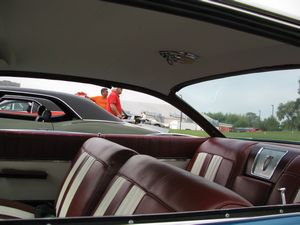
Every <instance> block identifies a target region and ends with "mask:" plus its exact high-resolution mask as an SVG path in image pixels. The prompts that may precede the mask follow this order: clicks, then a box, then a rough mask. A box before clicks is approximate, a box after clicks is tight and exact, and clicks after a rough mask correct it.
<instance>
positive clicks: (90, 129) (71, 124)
mask: <svg viewBox="0 0 300 225" xmlns="http://www.w3.org/2000/svg"><path fill="white" fill-rule="evenodd" d="M53 126H54V130H61V131H76V132H85V133H96V134H97V133H100V134H155V133H159V131H157V130H152V129H147V128H143V127H140V126H137V125H134V124H130V123H126V122H112V121H105V120H88V119H87V120H72V121H66V122H60V123H54V124H53Z"/></svg>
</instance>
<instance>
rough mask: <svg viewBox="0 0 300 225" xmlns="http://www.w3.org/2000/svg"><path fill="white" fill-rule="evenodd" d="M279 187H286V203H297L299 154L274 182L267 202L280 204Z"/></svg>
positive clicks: (299, 177)
mask: <svg viewBox="0 0 300 225" xmlns="http://www.w3.org/2000/svg"><path fill="white" fill-rule="evenodd" d="M279 188H286V192H285V196H286V202H287V203H299V200H296V199H295V198H296V195H297V194H298V193H299V191H300V156H298V157H296V158H295V159H294V160H293V161H292V162H291V163H290V164H289V165H288V167H287V168H286V169H285V170H284V172H283V174H282V176H281V177H280V179H279V181H278V182H277V183H276V185H275V187H274V188H273V191H272V193H271V195H270V197H269V200H268V202H267V204H269V205H273V204H281V203H282V200H281V196H280V192H279V191H278V189H279Z"/></svg>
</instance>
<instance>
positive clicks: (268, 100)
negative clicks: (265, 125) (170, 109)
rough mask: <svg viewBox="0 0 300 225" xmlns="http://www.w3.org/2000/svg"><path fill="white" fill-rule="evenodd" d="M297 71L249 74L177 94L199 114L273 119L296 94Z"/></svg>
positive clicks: (183, 90)
mask: <svg viewBox="0 0 300 225" xmlns="http://www.w3.org/2000/svg"><path fill="white" fill-rule="evenodd" d="M299 79H300V69H297V70H285V71H273V72H264V73H253V74H251V76H246V75H245V76H239V77H230V78H225V79H222V80H214V81H209V82H205V83H202V84H201V83H200V84H195V85H192V86H189V87H186V88H184V89H182V90H181V91H180V92H179V93H180V94H181V96H182V98H183V99H185V101H187V102H188V103H190V104H191V105H194V107H195V108H196V109H198V110H199V111H200V112H223V113H236V114H245V113H247V112H254V113H256V114H257V115H259V114H260V115H261V118H267V117H269V116H270V115H271V114H272V105H273V106H274V116H276V115H275V112H276V110H277V107H278V105H279V104H280V103H286V102H287V101H293V100H295V99H297V98H299V97H300V95H299V94H298V88H299V83H298V81H299Z"/></svg>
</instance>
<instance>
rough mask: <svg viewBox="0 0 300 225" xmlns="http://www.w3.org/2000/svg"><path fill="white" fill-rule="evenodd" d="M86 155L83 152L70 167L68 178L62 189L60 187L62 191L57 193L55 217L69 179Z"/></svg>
mask: <svg viewBox="0 0 300 225" xmlns="http://www.w3.org/2000/svg"><path fill="white" fill-rule="evenodd" d="M87 155H88V154H87V153H85V152H83V153H82V154H81V156H80V157H79V158H78V159H77V161H76V163H75V164H74V166H73V167H72V169H71V171H70V172H69V174H68V176H67V178H66V180H65V182H64V185H63V187H62V189H61V191H60V193H59V196H58V199H57V202H56V215H57V214H58V210H59V207H60V204H61V201H62V199H63V196H64V195H65V192H66V189H67V187H68V186H69V184H70V181H71V179H72V178H73V176H74V174H75V172H76V171H77V169H78V168H79V167H80V165H81V164H82V162H83V161H84V159H85V158H86V156H87Z"/></svg>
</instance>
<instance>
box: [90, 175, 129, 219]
mask: <svg viewBox="0 0 300 225" xmlns="http://www.w3.org/2000/svg"><path fill="white" fill-rule="evenodd" d="M125 181H126V180H125V179H124V178H123V177H118V178H117V179H116V180H115V182H114V183H113V185H112V186H111V187H110V189H109V190H108V192H107V193H106V195H105V196H104V198H103V200H102V201H101V203H100V204H99V206H98V208H97V210H96V211H95V213H94V216H103V215H104V213H105V212H106V210H107V208H108V207H109V205H110V203H111V202H112V200H113V199H114V197H115V196H116V194H117V193H118V191H119V190H120V188H121V187H122V186H123V184H124V183H125Z"/></svg>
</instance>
